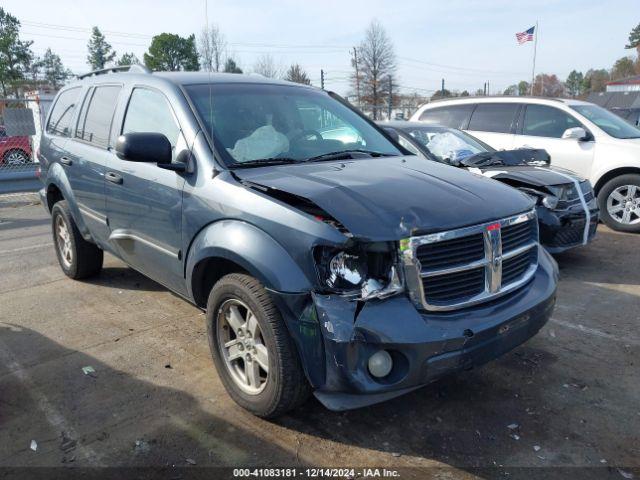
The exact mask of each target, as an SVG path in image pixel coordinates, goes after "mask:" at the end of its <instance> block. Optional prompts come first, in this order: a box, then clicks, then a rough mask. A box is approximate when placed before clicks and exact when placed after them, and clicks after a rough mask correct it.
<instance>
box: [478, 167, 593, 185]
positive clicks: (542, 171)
mask: <svg viewBox="0 0 640 480" xmlns="http://www.w3.org/2000/svg"><path fill="white" fill-rule="evenodd" d="M480 170H481V171H482V173H483V175H485V176H488V177H491V178H494V179H496V180H505V179H511V180H515V181H517V182H519V183H521V184H523V185H524V186H526V185H530V186H532V187H545V186H547V185H563V184H567V183H571V182H570V180H569V179H568V178H567V176H569V177H571V178H575V179H576V180H578V181H579V182H582V181H584V179H583V178H581V177H579V176H578V175H576V174H575V173H573V172H571V171H569V170H564V169H562V168H556V167H536V166H529V165H522V166H520V165H519V166H501V165H494V166H490V167H483V168H480ZM471 171H473V167H472V170H471Z"/></svg>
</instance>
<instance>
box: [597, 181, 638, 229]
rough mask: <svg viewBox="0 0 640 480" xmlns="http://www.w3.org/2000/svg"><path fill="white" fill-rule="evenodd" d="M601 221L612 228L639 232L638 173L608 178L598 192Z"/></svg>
mask: <svg viewBox="0 0 640 480" xmlns="http://www.w3.org/2000/svg"><path fill="white" fill-rule="evenodd" d="M598 206H599V207H600V214H601V216H602V221H603V222H604V223H606V224H607V225H608V226H609V227H611V228H613V229H614V230H619V231H621V232H640V175H638V174H633V173H632V174H627V175H620V176H619V177H615V178H614V179H612V180H609V181H608V182H607V183H606V184H605V185H604V186H603V187H602V188H601V189H600V192H598Z"/></svg>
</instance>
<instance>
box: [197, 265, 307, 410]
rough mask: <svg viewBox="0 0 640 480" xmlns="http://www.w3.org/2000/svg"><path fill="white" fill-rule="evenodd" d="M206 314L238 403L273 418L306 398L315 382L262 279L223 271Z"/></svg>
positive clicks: (215, 352)
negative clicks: (309, 379) (307, 373)
mask: <svg viewBox="0 0 640 480" xmlns="http://www.w3.org/2000/svg"><path fill="white" fill-rule="evenodd" d="M206 319H207V332H208V337H209V348H210V349H211V356H212V357H213V362H214V364H215V366H216V369H217V371H218V374H219V375H220V378H221V380H222V383H223V384H224V386H225V388H226V390H227V392H228V393H229V395H230V396H231V398H233V400H234V401H235V402H236V403H237V404H238V405H240V406H241V407H243V408H245V409H247V410H249V411H250V412H251V413H253V414H255V415H257V416H259V417H263V418H273V417H277V416H279V415H281V414H283V413H285V412H287V411H289V410H292V409H293V408H295V407H297V406H299V405H301V404H302V403H304V402H305V401H306V399H307V397H308V395H309V392H310V387H309V384H308V382H307V379H306V377H305V375H304V372H303V370H302V366H301V364H300V360H299V358H298V354H297V351H296V349H295V346H294V344H293V341H292V339H291V337H290V335H289V332H288V330H287V328H286V325H285V324H284V320H283V319H282V316H281V315H280V312H279V311H278V309H277V308H276V306H275V305H274V304H273V302H272V301H271V298H270V297H269V294H268V293H267V291H266V290H265V289H264V287H263V286H262V284H261V283H260V282H258V281H257V280H256V279H255V278H253V277H250V276H248V275H244V274H238V273H232V274H229V275H226V276H224V277H223V278H222V279H220V280H219V281H218V282H217V283H216V284H215V286H214V287H213V289H212V290H211V293H210V295H209V301H208V302H207V315H206Z"/></svg>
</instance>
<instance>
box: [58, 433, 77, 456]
mask: <svg viewBox="0 0 640 480" xmlns="http://www.w3.org/2000/svg"><path fill="white" fill-rule="evenodd" d="M77 443H78V442H76V441H75V440H74V439H73V438H71V437H68V436H67V434H66V433H65V432H62V433H61V434H60V450H62V451H63V452H65V453H68V452H69V451H70V450H73V449H74V448H76V444H77Z"/></svg>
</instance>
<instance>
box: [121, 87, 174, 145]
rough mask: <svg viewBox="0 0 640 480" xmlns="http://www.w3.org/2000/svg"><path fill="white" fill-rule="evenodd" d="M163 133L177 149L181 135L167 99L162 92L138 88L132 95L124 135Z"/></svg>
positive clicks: (123, 130)
mask: <svg viewBox="0 0 640 480" xmlns="http://www.w3.org/2000/svg"><path fill="white" fill-rule="evenodd" d="M135 132H154V133H162V134H163V135H164V136H165V137H167V138H168V139H169V142H171V146H172V147H175V146H176V143H177V141H178V135H180V127H178V124H177V123H176V121H175V119H174V117H173V113H172V112H171V107H170V106H169V103H168V102H167V99H166V98H165V96H164V95H162V94H161V93H160V92H157V91H155V90H149V89H146V88H136V89H134V90H133V93H132V94H131V99H130V100H129V106H128V107H127V114H126V116H125V118H124V125H123V127H122V133H123V134H124V133H135Z"/></svg>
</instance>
